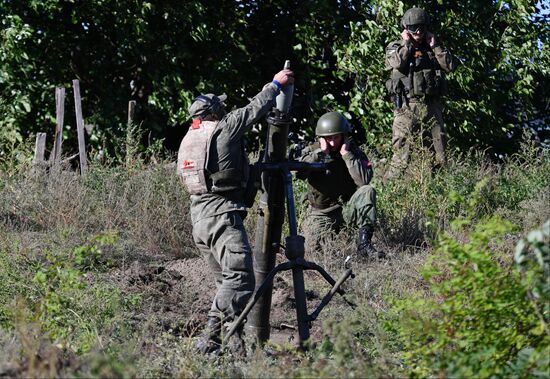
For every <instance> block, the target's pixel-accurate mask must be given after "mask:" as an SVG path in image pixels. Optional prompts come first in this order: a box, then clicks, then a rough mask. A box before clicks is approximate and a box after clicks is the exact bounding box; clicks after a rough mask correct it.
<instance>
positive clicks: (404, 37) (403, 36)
mask: <svg viewBox="0 0 550 379" xmlns="http://www.w3.org/2000/svg"><path fill="white" fill-rule="evenodd" d="M401 39H402V40H403V41H409V40H410V39H411V35H410V34H409V31H408V30H407V29H405V30H403V31H402V32H401Z"/></svg>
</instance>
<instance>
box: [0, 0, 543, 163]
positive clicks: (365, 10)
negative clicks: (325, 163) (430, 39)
mask: <svg viewBox="0 0 550 379" xmlns="http://www.w3.org/2000/svg"><path fill="white" fill-rule="evenodd" d="M535 3H536V2H535V1H533V0H518V1H499V2H493V3H491V4H487V3H486V2H484V1H479V0H469V1H466V2H460V3H457V2H453V3H452V4H445V6H443V4H442V3H440V1H437V0H425V1H421V2H420V3H415V4H416V5H419V6H423V7H424V8H426V9H427V10H428V11H429V12H430V13H431V14H432V16H433V18H434V22H433V25H432V26H433V31H434V32H435V34H436V36H437V38H438V39H440V40H441V41H442V42H443V43H444V44H445V45H447V46H448V47H449V48H450V49H451V51H452V52H454V53H455V55H456V56H457V57H458V59H459V60H460V61H461V65H460V67H459V68H458V69H457V70H456V72H454V73H452V74H451V75H449V79H450V88H451V91H450V93H449V96H448V98H449V100H450V101H449V102H448V104H447V107H446V111H445V112H446V114H445V119H446V122H447V125H448V126H449V131H450V134H451V135H452V136H453V137H454V140H455V142H454V143H455V144H458V145H460V146H472V145H479V146H493V147H495V150H497V151H498V152H509V151H513V150H514V149H517V144H515V143H510V141H509V136H510V135H511V136H512V138H513V142H517V140H518V138H520V137H521V135H520V133H518V131H519V130H522V129H523V128H525V127H531V128H534V129H537V130H539V131H541V132H542V130H543V129H542V128H541V126H544V125H546V124H548V116H547V114H546V113H547V112H545V110H546V107H547V99H548V90H547V88H550V85H548V82H549V75H548V68H547V64H546V63H547V62H548V58H549V57H548V44H547V41H548V33H549V30H548V28H547V27H545V23H544V16H543V15H542V13H543V12H544V11H547V9H544V8H545V7H547V6H546V5H545V3H541V4H539V5H538V7H539V8H536V7H535ZM411 5H413V4H412V2H408V1H401V0H373V1H370V2H363V3H360V5H358V4H356V3H355V2H349V1H338V2H331V1H325V0H323V1H316V2H312V3H308V2H297V1H283V0H277V1H270V2H257V1H219V0H216V1H209V2H206V3H205V2H197V1H188V2H181V1H176V0H167V1H163V2H160V3H159V2H149V1H145V0H139V1H133V2H130V3H128V2H120V1H115V0H102V1H99V0H95V1H86V2H73V1H60V0H47V1H46V0H34V1H31V2H12V1H8V2H2V3H0V14H1V15H2V16H1V20H0V26H1V30H0V42H1V43H0V114H2V115H3V116H2V119H1V120H0V130H1V132H0V147H2V149H0V151H3V153H2V154H6V151H8V150H6V149H7V147H10V146H11V147H10V149H13V144H16V143H19V142H20V141H21V139H25V138H26V137H30V136H32V135H34V134H35V133H36V132H44V131H46V132H51V131H53V128H54V122H55V101H54V90H55V87H57V86H62V87H65V88H66V89H67V100H66V104H65V111H66V114H65V126H64V130H63V134H64V137H65V139H66V140H65V143H64V146H65V151H69V150H70V149H74V150H76V133H75V130H76V128H75V127H74V125H75V122H74V121H73V120H74V113H73V107H72V106H70V104H72V99H71V98H72V97H71V96H70V94H71V90H70V87H71V81H72V80H73V79H75V78H76V79H79V80H80V83H81V94H82V102H83V113H84V117H85V121H86V122H85V123H86V124H87V125H91V126H94V128H93V129H92V132H91V134H90V135H89V136H88V142H89V144H91V145H92V146H93V147H94V148H95V149H96V150H97V151H99V150H100V149H101V150H102V151H103V152H107V153H108V154H109V156H115V157H118V158H119V159H120V160H123V158H122V157H123V156H124V155H123V152H124V146H125V140H126V129H127V127H126V124H127V115H126V112H127V104H128V101H129V100H135V101H136V102H137V107H136V122H137V123H139V124H141V125H142V127H143V130H144V131H147V133H143V134H142V135H141V136H140V137H141V138H140V139H139V141H137V143H136V145H135V146H134V148H136V149H138V150H139V151H143V150H144V149H145V148H146V147H147V146H148V145H149V144H151V143H152V141H154V140H161V139H162V138H165V145H166V146H168V147H170V148H171V149H176V148H177V145H178V143H179V141H180V140H181V136H182V135H183V134H184V133H185V130H186V124H187V122H188V116H187V112H186V109H187V107H188V106H189V105H190V103H191V101H192V99H193V98H194V96H196V95H197V94H198V93H199V92H222V91H224V92H226V93H228V94H229V100H228V104H229V107H234V106H242V105H244V104H245V102H246V97H248V96H252V95H253V94H254V93H255V92H256V91H258V90H259V89H260V88H261V86H262V84H263V83H264V82H267V81H269V80H270V79H271V77H272V76H271V75H273V73H275V72H276V71H278V70H279V69H280V68H281V65H282V62H284V60H285V59H290V60H291V62H292V64H293V69H294V70H295V71H296V78H297V83H296V96H295V99H294V104H293V110H292V113H293V116H294V117H295V119H296V125H295V127H296V128H297V129H299V130H300V131H302V132H304V133H305V134H309V135H311V133H312V128H311V126H312V125H313V124H314V121H315V120H316V118H317V117H318V116H319V115H321V114H322V113H324V112H325V111H327V110H341V111H344V112H346V113H347V115H348V116H349V117H350V118H351V121H352V123H353V124H354V127H355V130H357V132H358V134H359V136H358V137H364V136H361V134H362V132H363V129H365V131H366V133H367V134H366V138H367V140H368V141H369V144H371V145H373V146H376V147H377V149H378V150H379V151H380V152H382V153H384V154H387V153H388V152H389V151H390V150H389V143H390V139H389V138H388V137H389V132H390V128H391V118H392V112H391V107H392V105H391V104H390V102H389V101H388V99H387V96H386V93H385V88H384V83H385V81H386V79H387V72H386V71H385V70H384V66H383V56H384V47H385V46H386V44H387V43H388V42H390V41H391V40H393V39H395V38H397V36H398V35H399V30H400V26H399V25H398V20H399V19H400V17H401V16H402V14H403V12H404V11H405V10H406V9H407V8H408V7H409V6H411ZM497 125H498V127H497ZM541 139H544V136H542V137H541ZM48 141H49V144H51V141H52V138H51V136H50V138H49V139H48ZM0 159H2V158H1V157H0Z"/></svg>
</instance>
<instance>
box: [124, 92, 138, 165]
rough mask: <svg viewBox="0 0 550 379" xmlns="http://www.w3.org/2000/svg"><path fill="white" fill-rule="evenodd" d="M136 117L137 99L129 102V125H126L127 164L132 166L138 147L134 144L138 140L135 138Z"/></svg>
mask: <svg viewBox="0 0 550 379" xmlns="http://www.w3.org/2000/svg"><path fill="white" fill-rule="evenodd" d="M135 118H136V101H135V100H130V101H129V102H128V125H127V127H126V166H128V167H129V166H130V164H131V163H132V161H133V160H134V152H135V151H136V147H135V146H133V145H135V143H136V142H137V141H136V140H135V137H136V136H135V135H134V133H135V122H136V121H135Z"/></svg>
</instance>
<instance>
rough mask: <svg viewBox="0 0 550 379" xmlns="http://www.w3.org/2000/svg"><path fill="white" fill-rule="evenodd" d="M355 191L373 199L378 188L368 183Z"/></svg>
mask: <svg viewBox="0 0 550 379" xmlns="http://www.w3.org/2000/svg"><path fill="white" fill-rule="evenodd" d="M355 193H356V194H357V195H358V196H361V197H366V198H367V199H371V200H374V199H376V190H375V189H374V187H373V186H371V185H370V184H366V185H364V186H361V187H359V188H358V189H357V191H355Z"/></svg>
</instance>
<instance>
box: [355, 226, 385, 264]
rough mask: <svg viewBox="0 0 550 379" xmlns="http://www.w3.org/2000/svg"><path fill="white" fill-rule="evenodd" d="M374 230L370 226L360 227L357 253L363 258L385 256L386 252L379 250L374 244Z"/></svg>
mask: <svg viewBox="0 0 550 379" xmlns="http://www.w3.org/2000/svg"><path fill="white" fill-rule="evenodd" d="M373 234H374V231H373V230H372V229H371V228H368V227H362V228H359V235H358V236H357V254H358V255H359V256H360V257H363V258H369V257H370V258H385V257H386V254H385V253H384V252H383V251H378V250H376V248H375V247H374V246H373V245H372V235H373Z"/></svg>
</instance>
